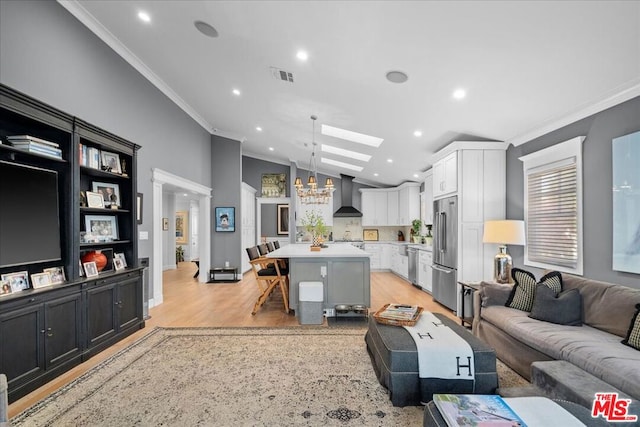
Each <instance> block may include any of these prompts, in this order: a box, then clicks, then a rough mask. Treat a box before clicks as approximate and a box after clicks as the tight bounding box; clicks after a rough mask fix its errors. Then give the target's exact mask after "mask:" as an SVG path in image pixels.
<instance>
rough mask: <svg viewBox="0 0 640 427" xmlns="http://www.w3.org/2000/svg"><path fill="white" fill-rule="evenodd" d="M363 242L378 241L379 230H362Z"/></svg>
mask: <svg viewBox="0 0 640 427" xmlns="http://www.w3.org/2000/svg"><path fill="white" fill-rule="evenodd" d="M362 240H364V241H365V242H367V241H378V230H377V229H375V228H369V229H367V228H365V229H364V230H362Z"/></svg>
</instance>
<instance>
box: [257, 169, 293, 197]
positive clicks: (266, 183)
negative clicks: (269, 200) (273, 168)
mask: <svg viewBox="0 0 640 427" xmlns="http://www.w3.org/2000/svg"><path fill="white" fill-rule="evenodd" d="M261 194H262V197H287V174H284V173H265V174H262V191H261Z"/></svg>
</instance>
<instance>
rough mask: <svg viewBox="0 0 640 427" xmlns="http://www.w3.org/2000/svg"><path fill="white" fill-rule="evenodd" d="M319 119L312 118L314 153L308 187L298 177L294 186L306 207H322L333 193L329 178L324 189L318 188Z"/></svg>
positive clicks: (331, 181)
mask: <svg viewBox="0 0 640 427" xmlns="http://www.w3.org/2000/svg"><path fill="white" fill-rule="evenodd" d="M317 119H318V117H316V116H311V120H313V121H312V123H313V134H312V147H313V148H312V151H311V159H310V160H309V174H308V176H307V187H306V188H305V186H304V185H303V184H302V179H300V177H297V178H296V180H295V182H294V184H293V186H294V187H296V194H297V195H298V197H300V201H301V202H302V204H305V205H322V204H327V203H329V201H330V200H331V197H332V193H333V180H332V179H331V178H327V181H326V182H325V184H324V188H318V163H317V162H316V145H318V144H316V120H317Z"/></svg>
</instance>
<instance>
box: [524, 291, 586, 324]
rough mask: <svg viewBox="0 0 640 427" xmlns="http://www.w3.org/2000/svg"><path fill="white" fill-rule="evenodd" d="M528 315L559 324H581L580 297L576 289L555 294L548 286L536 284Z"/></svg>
mask: <svg viewBox="0 0 640 427" xmlns="http://www.w3.org/2000/svg"><path fill="white" fill-rule="evenodd" d="M529 317H531V318H532V319H537V320H543V321H545V322H551V323H558V324H560V325H570V326H580V325H582V297H581V296H580V291H578V290H577V289H568V290H566V291H563V292H560V293H559V294H557V295H556V293H555V291H554V290H553V289H551V288H549V287H548V286H545V285H543V284H538V285H537V286H536V295H535V297H534V299H533V307H532V308H531V313H530V314H529Z"/></svg>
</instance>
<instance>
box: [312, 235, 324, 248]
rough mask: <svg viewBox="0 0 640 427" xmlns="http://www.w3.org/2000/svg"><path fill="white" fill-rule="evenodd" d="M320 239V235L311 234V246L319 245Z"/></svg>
mask: <svg viewBox="0 0 640 427" xmlns="http://www.w3.org/2000/svg"><path fill="white" fill-rule="evenodd" d="M321 239H322V237H321V236H319V235H316V234H314V235H313V241H312V246H320V245H321V244H322V243H321V242H320V240H321Z"/></svg>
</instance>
